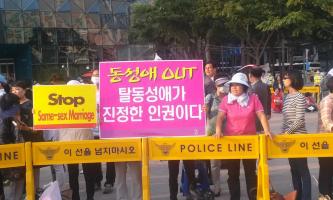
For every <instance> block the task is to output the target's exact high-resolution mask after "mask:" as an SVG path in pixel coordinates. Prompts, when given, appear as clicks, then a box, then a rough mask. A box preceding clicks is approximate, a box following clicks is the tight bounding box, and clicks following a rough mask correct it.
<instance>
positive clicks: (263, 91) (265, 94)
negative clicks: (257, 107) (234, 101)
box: [251, 80, 272, 131]
mask: <svg viewBox="0 0 333 200" xmlns="http://www.w3.org/2000/svg"><path fill="white" fill-rule="evenodd" d="M251 92H252V93H255V94H257V95H258V97H259V100H260V102H261V104H262V106H263V108H264V113H265V115H266V116H267V115H271V102H272V99H271V91H270V88H269V86H268V85H267V84H266V83H263V82H262V81H261V80H259V81H257V82H256V83H255V84H253V85H252V88H251ZM256 128H257V131H262V130H263V128H262V126H261V123H260V121H259V119H258V118H257V119H256Z"/></svg>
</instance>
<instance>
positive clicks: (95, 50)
mask: <svg viewBox="0 0 333 200" xmlns="http://www.w3.org/2000/svg"><path fill="white" fill-rule="evenodd" d="M88 57H89V61H90V63H91V67H92V68H96V67H98V62H99V61H102V60H103V48H102V46H96V45H92V46H89V49H88Z"/></svg>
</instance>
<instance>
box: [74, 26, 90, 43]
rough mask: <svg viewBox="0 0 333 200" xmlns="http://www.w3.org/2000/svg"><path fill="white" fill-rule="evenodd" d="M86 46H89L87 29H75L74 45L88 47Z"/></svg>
mask: <svg viewBox="0 0 333 200" xmlns="http://www.w3.org/2000/svg"><path fill="white" fill-rule="evenodd" d="M86 44H88V31H87V29H74V32H73V45H86Z"/></svg>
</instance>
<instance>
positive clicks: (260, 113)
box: [215, 73, 271, 200]
mask: <svg viewBox="0 0 333 200" xmlns="http://www.w3.org/2000/svg"><path fill="white" fill-rule="evenodd" d="M226 85H227V86H229V91H230V92H229V93H228V95H227V96H225V97H224V98H223V99H222V102H221V104H220V106H219V113H218V116H217V120H216V133H215V137H216V138H217V139H220V138H221V137H223V136H241V135H255V134H256V123H255V119H256V117H258V119H259V120H260V122H261V125H262V127H263V129H264V133H265V135H267V136H270V137H271V133H270V128H269V124H268V121H267V118H266V115H265V113H264V109H263V106H262V104H261V103H260V100H259V98H258V96H257V95H256V94H249V93H248V89H249V87H250V86H249V84H248V79H247V76H246V75H245V74H244V73H236V74H235V75H234V76H233V77H232V79H231V80H230V81H229V82H227V83H226ZM224 120H225V127H224V129H223V130H222V123H223V122H224ZM240 161H241V160H239V159H236V160H228V161H227V162H228V175H229V178H228V186H229V191H230V199H233V200H236V199H240V195H241V192H240V181H239V171H240ZM242 162H243V166H244V171H245V179H246V186H247V193H248V197H249V199H250V200H252V199H256V194H257V192H256V191H257V174H256V162H257V161H256V160H255V159H243V160H242Z"/></svg>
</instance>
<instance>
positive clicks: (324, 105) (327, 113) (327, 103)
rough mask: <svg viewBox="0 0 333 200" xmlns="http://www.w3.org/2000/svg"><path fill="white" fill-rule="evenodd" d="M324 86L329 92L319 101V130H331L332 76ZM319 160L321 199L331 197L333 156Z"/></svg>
mask: <svg viewBox="0 0 333 200" xmlns="http://www.w3.org/2000/svg"><path fill="white" fill-rule="evenodd" d="M326 86H327V88H328V89H329V91H330V93H329V94H328V95H327V96H326V97H324V99H323V100H321V102H320V106H319V108H320V110H319V111H320V112H319V113H320V114H319V116H320V117H319V119H320V120H319V132H324V133H327V132H330V133H332V132H333V117H332V116H333V77H330V78H329V79H328V80H327V82H326ZM318 160H319V192H320V194H321V195H320V197H322V199H324V198H325V199H333V194H332V192H333V191H332V185H333V179H332V178H333V171H332V168H333V157H322V158H318Z"/></svg>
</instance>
